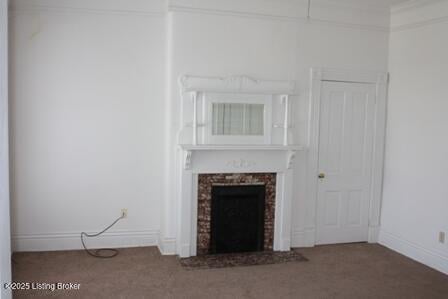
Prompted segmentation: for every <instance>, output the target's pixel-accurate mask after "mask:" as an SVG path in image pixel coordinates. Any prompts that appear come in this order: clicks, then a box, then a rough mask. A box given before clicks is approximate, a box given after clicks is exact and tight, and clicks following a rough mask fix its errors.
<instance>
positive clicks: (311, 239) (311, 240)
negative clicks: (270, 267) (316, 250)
mask: <svg viewBox="0 0 448 299" xmlns="http://www.w3.org/2000/svg"><path fill="white" fill-rule="evenodd" d="M315 236H316V233H315V231H314V229H305V230H294V231H293V232H292V234H291V247H293V248H294V247H313V246H314V245H315Z"/></svg>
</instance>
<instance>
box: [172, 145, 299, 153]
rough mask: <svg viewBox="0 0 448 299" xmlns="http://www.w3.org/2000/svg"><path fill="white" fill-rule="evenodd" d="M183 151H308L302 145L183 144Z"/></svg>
mask: <svg viewBox="0 0 448 299" xmlns="http://www.w3.org/2000/svg"><path fill="white" fill-rule="evenodd" d="M179 146H180V148H181V149H183V150H186V151H245V150H247V151H250V150H262V151H303V150H305V149H306V147H305V146H302V145H287V146H284V145H264V144H260V145H257V144H255V145H245V144H235V145H219V144H218V145H191V144H181V145H179Z"/></svg>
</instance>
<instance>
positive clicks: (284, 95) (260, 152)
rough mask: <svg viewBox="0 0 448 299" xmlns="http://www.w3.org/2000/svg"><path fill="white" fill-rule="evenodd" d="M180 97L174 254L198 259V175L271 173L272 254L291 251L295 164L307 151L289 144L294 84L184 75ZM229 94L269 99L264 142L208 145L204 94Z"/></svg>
mask: <svg viewBox="0 0 448 299" xmlns="http://www.w3.org/2000/svg"><path fill="white" fill-rule="evenodd" d="M179 83H180V91H181V94H182V98H183V99H182V116H181V123H182V127H181V130H180V133H179V136H180V137H179V148H178V153H179V155H180V159H179V160H178V161H179V167H178V170H179V180H178V182H179V187H180V188H179V189H178V190H179V193H178V204H177V208H178V213H177V215H179V221H178V222H177V224H178V226H177V227H178V230H177V232H178V236H177V242H176V243H177V254H178V255H179V256H180V257H189V256H195V255H196V248H197V246H196V245H197V240H196V239H197V209H198V206H197V204H198V177H199V175H200V174H223V173H224V174H225V173H228V174H233V173H275V174H276V195H275V216H274V217H275V219H274V244H273V247H274V250H277V251H289V250H290V248H291V202H292V188H293V167H292V166H293V162H294V158H295V156H296V153H297V152H298V151H302V150H306V148H305V147H303V146H300V145H293V144H292V141H293V140H292V136H293V134H292V129H293V128H294V126H293V125H292V119H291V118H290V104H291V103H290V102H289V96H290V95H292V94H293V92H294V90H295V87H294V86H295V84H294V82H290V81H266V80H257V79H253V78H250V77H248V76H234V77H229V78H217V77H193V76H184V77H182V78H181V79H180V80H179ZM210 92H215V93H220V94H223V97H226V95H227V94H228V95H231V97H233V98H235V97H238V96H241V97H242V98H244V97H246V95H247V94H251V95H253V96H255V97H257V95H260V96H262V95H265V96H266V95H269V97H268V98H269V101H270V103H271V104H272V105H271V104H269V105H267V106H266V107H268V108H267V110H266V111H265V113H266V114H267V115H269V116H271V115H272V118H271V117H268V118H267V119H268V120H269V121H270V122H269V123H268V126H269V127H268V130H267V131H268V132H269V133H270V135H269V136H267V137H268V138H266V142H265V143H262V144H259V143H247V144H242V143H234V144H208V143H206V142H205V140H206V139H204V138H203V137H204V132H205V130H206V129H207V126H209V125H210V124H209V123H208V122H207V115H206V114H207V113H208V112H207V111H209V110H208V109H205V108H206V106H207V94H208V93H210Z"/></svg>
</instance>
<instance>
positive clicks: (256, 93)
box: [178, 76, 295, 150]
mask: <svg viewBox="0 0 448 299" xmlns="http://www.w3.org/2000/svg"><path fill="white" fill-rule="evenodd" d="M179 85H180V89H181V95H182V116H181V120H182V127H181V131H180V134H179V140H178V143H179V144H180V145H183V147H185V146H191V147H197V148H201V147H208V148H209V149H210V148H213V147H215V148H216V149H219V148H220V146H225V148H230V147H232V146H233V147H239V146H245V147H246V148H247V147H249V148H251V147H254V148H255V147H259V146H263V147H264V148H269V147H273V148H276V149H277V150H278V149H280V148H283V149H285V150H287V148H286V147H288V146H290V145H293V144H294V140H293V136H294V134H293V130H294V126H293V124H292V118H291V106H292V104H293V103H292V99H293V98H294V92H295V84H294V82H293V81H272V80H258V79H254V78H250V77H248V76H233V77H228V78H221V77H197V76H183V77H181V78H180V80H179ZM221 148H223V147H221Z"/></svg>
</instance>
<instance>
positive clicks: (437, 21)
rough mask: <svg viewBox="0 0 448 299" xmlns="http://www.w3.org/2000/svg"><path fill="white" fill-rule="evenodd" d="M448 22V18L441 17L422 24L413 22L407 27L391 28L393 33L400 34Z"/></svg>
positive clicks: (406, 25)
mask: <svg viewBox="0 0 448 299" xmlns="http://www.w3.org/2000/svg"><path fill="white" fill-rule="evenodd" d="M447 22H448V16H444V17H440V18H433V19H429V20H425V21H421V22H413V23H409V24H405V25H399V26H393V27H392V28H391V32H400V31H406V30H411V29H417V28H421V27H425V26H429V25H435V24H442V23H447Z"/></svg>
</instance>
